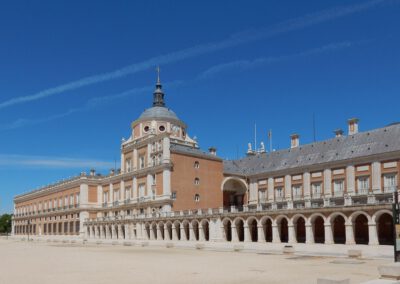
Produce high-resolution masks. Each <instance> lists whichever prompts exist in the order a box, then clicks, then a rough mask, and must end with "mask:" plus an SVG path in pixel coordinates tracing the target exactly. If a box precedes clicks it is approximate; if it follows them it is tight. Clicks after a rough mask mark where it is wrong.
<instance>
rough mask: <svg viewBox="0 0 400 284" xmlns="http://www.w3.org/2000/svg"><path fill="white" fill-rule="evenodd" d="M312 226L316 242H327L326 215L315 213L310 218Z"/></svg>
mask: <svg viewBox="0 0 400 284" xmlns="http://www.w3.org/2000/svg"><path fill="white" fill-rule="evenodd" d="M308 222H309V224H310V225H311V228H312V234H313V238H314V242H315V243H317V244H323V243H325V222H326V217H325V216H324V215H322V214H321V213H314V214H312V215H311V216H310V217H309V218H308Z"/></svg>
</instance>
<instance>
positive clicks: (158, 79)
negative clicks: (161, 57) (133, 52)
mask: <svg viewBox="0 0 400 284" xmlns="http://www.w3.org/2000/svg"><path fill="white" fill-rule="evenodd" d="M156 71H157V84H160V83H161V82H160V66H157V67H156Z"/></svg>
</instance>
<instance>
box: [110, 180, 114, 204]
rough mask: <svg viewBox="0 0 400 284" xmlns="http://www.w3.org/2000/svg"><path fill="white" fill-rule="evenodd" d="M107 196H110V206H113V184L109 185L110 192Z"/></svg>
mask: <svg viewBox="0 0 400 284" xmlns="http://www.w3.org/2000/svg"><path fill="white" fill-rule="evenodd" d="M109 194H110V203H111V206H112V205H113V203H114V201H115V200H114V188H113V184H112V183H110V191H109Z"/></svg>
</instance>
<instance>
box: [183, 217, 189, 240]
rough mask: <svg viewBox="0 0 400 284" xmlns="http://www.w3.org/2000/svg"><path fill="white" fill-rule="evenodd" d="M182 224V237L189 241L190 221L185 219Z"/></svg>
mask: <svg viewBox="0 0 400 284" xmlns="http://www.w3.org/2000/svg"><path fill="white" fill-rule="evenodd" d="M182 226H183V233H184V234H183V236H181V239H182V240H184V241H188V240H189V236H190V223H189V221H188V220H183V222H182Z"/></svg>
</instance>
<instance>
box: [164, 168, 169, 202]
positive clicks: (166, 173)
mask: <svg viewBox="0 0 400 284" xmlns="http://www.w3.org/2000/svg"><path fill="white" fill-rule="evenodd" d="M163 195H164V196H171V171H170V170H169V169H164V170H163Z"/></svg>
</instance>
